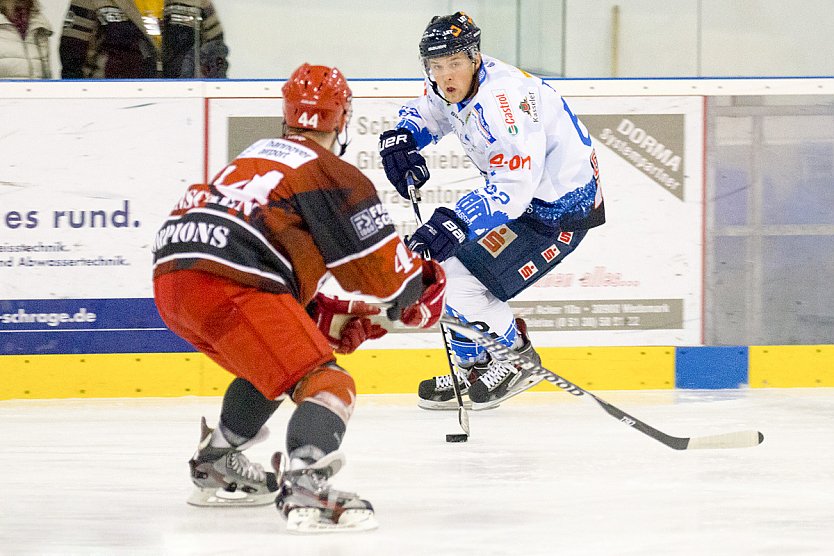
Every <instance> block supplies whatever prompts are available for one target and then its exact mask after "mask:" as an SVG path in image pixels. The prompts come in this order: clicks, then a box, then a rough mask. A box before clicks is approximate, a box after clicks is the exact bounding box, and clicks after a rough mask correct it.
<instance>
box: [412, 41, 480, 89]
mask: <svg viewBox="0 0 834 556" xmlns="http://www.w3.org/2000/svg"><path fill="white" fill-rule="evenodd" d="M461 52H464V53H466V57H467V58H469V61H470V62H472V63H473V64H474V63H475V60H476V59H477V57H478V53H479V52H480V48H478V45H472V46H467V47H465V48H460V49H458V50H454V51H452V52H444V53H443V54H439V55H437V56H420V62H422V64H423V74H424V75H425V76H426V77H427V78H428V80H429V81H431V82H432V83H435V82H436V81H437V80H436V79H435V77H434V75H432V72H431V69H430V68H429V60H434V59H435V58H446V57H449V56H454V55H455V54H459V53H461Z"/></svg>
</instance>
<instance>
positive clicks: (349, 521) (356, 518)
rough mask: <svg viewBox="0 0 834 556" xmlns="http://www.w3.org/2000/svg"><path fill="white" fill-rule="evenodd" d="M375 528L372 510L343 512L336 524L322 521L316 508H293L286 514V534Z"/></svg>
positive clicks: (310, 533)
mask: <svg viewBox="0 0 834 556" xmlns="http://www.w3.org/2000/svg"><path fill="white" fill-rule="evenodd" d="M377 527H379V523H378V522H377V520H376V517H375V516H374V512H373V510H365V509H356V510H345V511H344V512H342V515H341V516H340V517H339V522H338V523H333V522H332V521H327V520H322V519H321V510H320V509H318V508H295V509H294V510H290V512H289V514H287V532H289V533H293V534H299V535H319V534H323V533H348V532H353V531H370V530H372V529H376V528H377Z"/></svg>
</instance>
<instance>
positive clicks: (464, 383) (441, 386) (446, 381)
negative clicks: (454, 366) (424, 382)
mask: <svg viewBox="0 0 834 556" xmlns="http://www.w3.org/2000/svg"><path fill="white" fill-rule="evenodd" d="M455 374H457V376H458V384H460V386H461V388H469V380H467V378H466V377H465V376H463V375H461V374H460V373H459V372H458V371H457V370H455ZM434 380H435V384H437V389H438V390H449V389H450V388H452V375H450V374H449V375H441V376H436V377H434Z"/></svg>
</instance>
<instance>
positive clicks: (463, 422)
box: [458, 406, 469, 436]
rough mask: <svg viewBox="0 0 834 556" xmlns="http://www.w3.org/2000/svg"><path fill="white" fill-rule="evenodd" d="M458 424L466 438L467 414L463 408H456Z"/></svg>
mask: <svg viewBox="0 0 834 556" xmlns="http://www.w3.org/2000/svg"><path fill="white" fill-rule="evenodd" d="M458 423H460V428H462V429H463V432H465V433H466V436H469V413H468V412H467V411H466V408H464V407H463V406H460V407H458Z"/></svg>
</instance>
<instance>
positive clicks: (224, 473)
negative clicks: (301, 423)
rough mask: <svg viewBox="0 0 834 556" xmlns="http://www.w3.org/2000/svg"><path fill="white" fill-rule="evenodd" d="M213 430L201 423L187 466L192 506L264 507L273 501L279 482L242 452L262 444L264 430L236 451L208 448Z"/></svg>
mask: <svg viewBox="0 0 834 556" xmlns="http://www.w3.org/2000/svg"><path fill="white" fill-rule="evenodd" d="M212 432H213V429H210V428H209V427H208V426H207V425H206V419H205V417H203V418H202V420H201V422H200V445H199V446H198V447H197V452H196V453H195V454H194V457H192V458H191V460H190V461H189V462H188V464H189V466H190V467H191V480H192V481H193V482H194V485H195V486H196V488H195V489H194V492H193V493H192V494H191V496H190V497H189V498H188V503H189V504H191V505H192V506H214V507H217V506H222V507H234V506H245V507H250V506H265V505H268V504H271V503H272V502H273V501H274V500H275V496H276V494H277V491H278V481H277V480H276V477H275V474H274V473H272V472H269V471H264V468H263V466H261V465H260V464H258V463H251V462H250V461H249V460H248V459H247V457H246V456H244V455H243V454H242V453H241V451H242V450H245V449H246V448H249V447H250V446H252V445H254V444H257V443H258V442H261V441H262V440H264V439H265V438H266V437H267V435H268V434H269V432H268V430H267V429H266V427H264V428H263V429H261V431H260V432H259V433H258V435H257V436H256V437H255V438H253V439H251V440H249V441H248V442H246V443H245V444H242V445H241V446H238V447H237V448H234V447H228V448H215V447H213V446H210V445H209V442H210V441H211V434H212Z"/></svg>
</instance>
